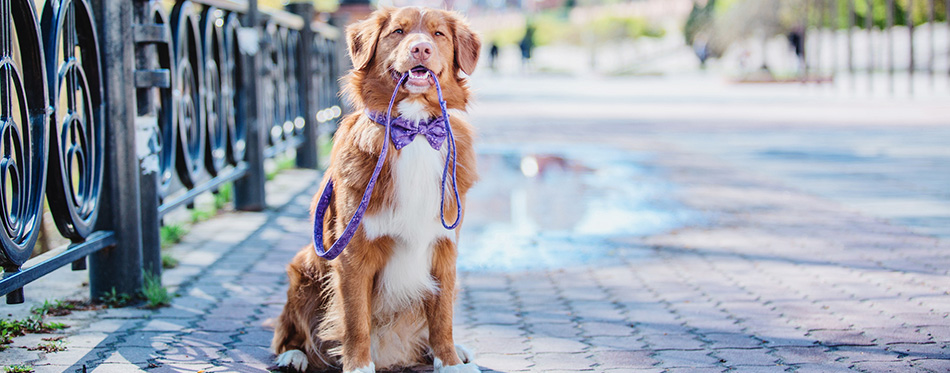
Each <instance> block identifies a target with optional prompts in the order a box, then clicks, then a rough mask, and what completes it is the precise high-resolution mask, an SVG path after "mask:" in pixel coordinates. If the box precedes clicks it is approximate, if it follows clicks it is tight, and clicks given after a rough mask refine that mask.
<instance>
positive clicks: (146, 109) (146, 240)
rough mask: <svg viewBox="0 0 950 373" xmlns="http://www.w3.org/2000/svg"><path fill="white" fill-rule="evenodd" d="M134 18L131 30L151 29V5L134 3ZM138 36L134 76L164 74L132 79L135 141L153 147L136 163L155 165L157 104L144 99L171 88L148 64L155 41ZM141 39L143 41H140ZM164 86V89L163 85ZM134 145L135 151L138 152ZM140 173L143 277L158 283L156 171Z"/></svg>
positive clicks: (168, 74)
mask: <svg viewBox="0 0 950 373" xmlns="http://www.w3.org/2000/svg"><path fill="white" fill-rule="evenodd" d="M133 7H135V9H134V17H133V22H134V24H135V26H134V27H133V30H135V29H137V28H144V27H149V26H154V25H153V23H154V22H153V21H152V20H150V19H148V18H149V14H150V10H151V9H150V8H151V4H150V2H149V0H136V1H135V2H134V4H133ZM139 38H140V37H139V34H136V33H135V32H134V31H133V40H134V42H135V66H136V70H135V74H136V75H138V74H140V73H146V74H147V73H152V72H164V73H165V74H160V75H161V77H162V78H164V79H158V80H161V82H155V81H149V82H140V81H139V79H136V87H135V88H136V91H137V92H136V93H137V94H136V113H135V115H136V122H135V124H136V126H135V127H136V131H137V133H138V134H140V135H144V136H139V137H140V138H138V139H137V140H140V141H141V140H147V141H148V142H149V145H150V146H151V145H154V146H155V147H156V148H155V149H150V153H148V154H138V158H139V161H140V162H144V163H149V161H151V162H152V164H154V165H157V163H158V162H159V161H158V154H157V152H158V148H157V147H158V144H157V142H156V143H152V138H153V137H154V138H155V139H157V138H158V136H159V133H158V132H159V130H158V121H159V118H158V113H157V110H156V105H157V104H158V103H156V102H153V100H152V98H151V96H150V95H148V94H147V93H148V90H150V89H152V88H153V87H158V86H162V87H165V88H167V87H168V86H170V85H171V72H170V71H168V70H165V69H161V70H152V69H151V68H152V67H153V66H151V65H152V64H155V62H154V61H157V60H158V53H157V50H156V47H155V43H156V42H157V41H156V40H140V39H139ZM141 38H142V39H147V38H145V37H141ZM164 42H165V43H171V40H164ZM166 84H167V85H166ZM138 145H142V144H137V146H136V149H137V150H139V148H138ZM139 170H141V173H140V175H139V183H140V185H141V191H140V193H141V196H140V197H141V201H142V202H141V209H142V264H143V270H144V271H145V272H144V273H145V274H149V275H151V276H154V278H155V279H157V280H159V281H161V278H162V276H161V273H162V251H161V250H162V241H161V234H160V232H161V220H160V219H159V217H158V207H159V191H158V180H159V179H158V173H159V171H158V168H157V167H142V166H139Z"/></svg>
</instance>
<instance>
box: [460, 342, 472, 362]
mask: <svg viewBox="0 0 950 373" xmlns="http://www.w3.org/2000/svg"><path fill="white" fill-rule="evenodd" d="M455 353H456V354H458V355H459V359H460V360H462V362H463V363H471V362H473V361H475V351H472V350H469V349H468V347H465V346H463V345H460V344H455Z"/></svg>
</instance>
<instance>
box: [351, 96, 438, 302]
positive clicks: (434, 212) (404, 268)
mask: <svg viewBox="0 0 950 373" xmlns="http://www.w3.org/2000/svg"><path fill="white" fill-rule="evenodd" d="M398 109H399V112H400V114H401V115H402V116H403V117H405V118H407V119H410V120H413V119H427V118H428V115H427V114H426V113H425V112H424V111H423V106H422V105H421V104H418V103H416V102H401V103H400V104H399V106H398ZM445 149H446V147H445V145H444V144H443V146H442V149H441V150H435V149H433V148H432V146H430V145H429V143H428V142H427V141H425V139H424V138H422V137H421V136H419V137H417V138H416V139H415V140H414V141H413V142H412V143H410V144H409V145H407V146H406V147H404V148H402V150H401V152H400V154H399V156H398V157H396V158H395V163H394V164H393V165H392V172H393V186H394V187H395V197H396V198H395V202H394V204H393V205H392V206H387V207H385V208H384V209H383V210H382V211H381V212H379V213H377V214H374V215H369V216H366V218H364V220H363V228H364V230H365V232H366V235H367V236H368V237H369V238H376V237H381V236H390V237H393V238H394V239H395V245H394V247H393V253H392V256H391V257H390V259H389V261H388V263H387V264H386V267H385V268H384V269H383V271H382V273H381V274H380V281H379V282H378V284H379V287H378V288H377V298H376V302H374V303H375V308H376V310H377V311H382V312H387V311H388V312H395V311H399V310H403V309H405V308H407V307H410V306H412V305H413V304H415V303H416V302H418V301H421V300H422V299H423V298H424V297H425V296H426V295H428V294H430V293H432V292H435V291H436V290H437V286H436V284H435V280H434V279H433V278H432V275H431V267H432V250H433V245H434V244H435V243H436V241H437V240H438V239H440V238H443V237H449V238H450V239H451V237H452V236H451V233H452V231H450V230H447V229H445V228H444V227H443V226H442V224H441V222H440V221H439V220H440V215H439V212H440V203H441V200H440V187H441V177H442V169H443V166H444V164H445V153H444V151H445Z"/></svg>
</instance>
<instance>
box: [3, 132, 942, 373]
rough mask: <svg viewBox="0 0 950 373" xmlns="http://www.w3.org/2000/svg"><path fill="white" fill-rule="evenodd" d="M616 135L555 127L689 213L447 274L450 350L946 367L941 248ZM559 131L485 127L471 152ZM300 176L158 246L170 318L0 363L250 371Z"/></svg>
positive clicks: (305, 200)
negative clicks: (608, 244)
mask: <svg viewBox="0 0 950 373" xmlns="http://www.w3.org/2000/svg"><path fill="white" fill-rule="evenodd" d="M616 133H617V128H614V127H610V126H604V127H598V128H593V129H587V130H585V131H583V132H582V133H577V134H574V135H575V136H576V137H575V138H576V139H577V141H580V142H588V143H609V144H611V146H616V147H619V148H625V149H631V150H636V151H640V152H648V153H650V154H653V155H654V156H653V157H651V158H650V160H648V161H646V162H647V165H648V166H649V167H652V168H655V169H659V170H662V172H663V173H664V175H666V177H668V178H669V180H670V182H672V183H674V184H676V185H677V186H678V187H677V188H676V189H675V190H674V191H672V192H671V193H674V194H675V198H676V199H677V200H678V201H679V202H681V203H682V204H683V205H685V206H687V207H689V208H692V209H695V210H697V211H701V212H703V214H704V215H705V216H706V217H708V219H707V221H705V222H704V223H703V224H701V225H698V226H689V227H684V228H682V229H679V230H676V231H673V232H668V233H663V234H657V235H651V236H647V237H637V236H631V237H623V238H618V239H615V240H613V241H612V242H613V244H614V246H615V247H613V251H612V252H611V255H612V256H611V257H610V260H609V261H607V262H605V263H598V264H596V265H589V266H567V267H564V268H552V269H548V270H536V271H515V272H511V271H509V272H493V273H486V272H479V271H465V272H462V273H460V274H459V278H460V284H461V291H460V294H459V297H458V302H457V309H456V317H455V323H456V326H455V328H456V329H455V333H456V339H457V342H460V343H462V344H465V345H467V346H468V347H470V348H472V349H474V350H475V351H477V353H478V357H477V359H476V362H477V363H478V364H479V365H480V366H481V367H482V369H483V370H484V371H498V372H519V371H543V372H575V371H595V372H723V371H732V370H735V371H751V372H787V371H794V372H837V371H862V372H903V371H923V372H947V371H950V322H948V321H947V320H948V315H950V294H948V290H950V278H948V270H950V258H948V252H950V248H948V247H947V246H948V245H947V244H946V242H943V241H942V240H940V239H939V238H936V237H934V236H928V235H923V234H919V233H915V232H914V231H912V230H911V229H909V228H907V227H905V226H902V225H898V224H894V223H892V222H890V221H888V220H884V219H880V218H877V217H874V216H869V215H867V214H863V213H861V212H857V211H855V210H853V209H850V208H848V207H847V206H844V205H841V204H839V203H836V202H834V201H830V200H828V199H824V198H821V197H819V196H815V195H812V194H809V193H804V192H802V191H800V190H798V189H796V188H793V187H790V186H789V185H787V184H785V183H782V182H778V181H776V180H774V179H771V178H768V177H763V176H762V175H760V174H757V173H755V172H751V171H750V170H748V169H745V168H737V167H735V166H734V165H732V164H731V163H729V162H725V161H722V160H721V159H717V158H716V157H710V156H709V155H708V154H705V153H701V152H695V151H692V150H691V149H684V148H680V147H677V146H676V144H670V143H663V142H657V141H655V140H656V138H653V137H650V136H649V135H648V134H642V133H641V134H640V135H642V136H639V137H638V136H623V138H622V139H621V138H618V137H617V136H616ZM559 136H560V137H559ZM563 136H564V134H563V133H559V134H550V135H547V136H546V135H544V133H543V131H540V132H539V131H538V128H532V127H531V126H525V127H523V128H521V129H520V130H512V129H506V130H505V131H504V132H503V133H502V132H501V131H499V130H498V129H497V127H496V128H494V129H492V128H491V127H489V128H487V129H486V131H484V138H483V141H485V142H488V143H506V142H507V143H513V144H517V143H519V142H521V141H526V140H527V139H530V140H531V141H558V139H561V138H563ZM317 176H318V175H317V174H315V173H308V172H306V171H293V172H292V173H291V175H289V176H287V175H284V176H283V177H280V178H278V180H277V181H275V182H274V183H271V184H269V186H268V187H269V188H273V190H275V191H277V194H278V196H277V197H275V198H274V199H272V200H271V201H270V204H271V206H276V207H275V208H274V209H272V210H268V211H265V212H262V213H231V214H227V215H224V216H221V217H217V218H215V219H213V220H211V221H208V222H204V223H200V224H199V225H198V226H196V227H195V228H194V229H193V233H192V234H190V235H188V236H187V237H186V240H185V242H184V243H182V244H181V245H179V246H178V247H177V248H176V252H177V253H179V254H180V256H181V258H182V264H181V266H180V267H179V268H176V269H174V270H170V271H168V272H167V273H166V274H165V282H166V283H168V284H170V285H171V286H172V287H173V289H174V290H176V291H177V293H178V294H179V296H178V297H176V298H175V299H174V300H173V302H172V305H171V306H170V307H167V308H162V309H159V310H144V309H136V308H125V309H106V310H98V311H83V312H75V313H73V314H72V315H69V316H63V317H53V318H51V319H52V320H54V321H60V322H64V323H66V324H69V325H71V328H69V329H66V330H64V331H62V332H60V334H65V335H66V344H65V345H66V346H67V348H68V349H67V350H66V351H63V352H58V353H42V352H38V351H29V350H27V349H26V347H29V346H31V345H35V344H36V343H38V341H39V338H41V337H44V335H27V336H25V337H20V338H17V339H16V340H15V342H14V344H13V346H11V348H9V349H7V350H6V351H3V352H0V364H4V365H6V364H13V363H28V364H31V365H33V366H34V367H35V369H36V372H59V371H70V372H75V371H82V369H83V367H84V366H85V367H86V368H88V369H89V371H92V372H128V371H135V370H147V371H155V372H166V371H167V372H197V371H205V372H218V371H222V372H223V371H236V372H260V371H267V368H268V367H269V366H270V365H271V364H272V362H273V359H274V356H273V354H272V353H271V352H270V351H269V350H268V345H269V343H270V338H271V336H272V331H271V329H270V328H269V327H268V320H270V319H272V318H274V317H276V316H277V315H278V314H279V312H280V310H281V307H282V304H283V302H284V299H285V291H286V276H285V274H284V266H285V265H286V263H287V262H288V261H289V260H290V258H291V257H292V256H293V255H294V253H295V252H296V250H297V249H298V248H299V247H300V246H302V245H304V244H305V243H306V242H307V241H308V240H309V239H310V236H309V235H310V232H309V231H310V226H309V217H308V213H307V208H308V207H309V201H310V195H311V194H312V193H313V192H315V189H316V188H315V186H314V184H315V182H316V180H318V178H317ZM281 193H283V194H282V196H283V197H281ZM275 199H276V200H277V202H275ZM463 239H466V238H465V237H463ZM420 369H423V370H425V369H427V367H422V368H420Z"/></svg>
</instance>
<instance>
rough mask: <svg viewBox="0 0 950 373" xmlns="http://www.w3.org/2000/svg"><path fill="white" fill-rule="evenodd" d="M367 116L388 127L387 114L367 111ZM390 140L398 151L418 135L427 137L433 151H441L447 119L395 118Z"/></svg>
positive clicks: (392, 123) (392, 122)
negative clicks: (411, 119)
mask: <svg viewBox="0 0 950 373" xmlns="http://www.w3.org/2000/svg"><path fill="white" fill-rule="evenodd" d="M366 115H367V116H368V117H369V118H370V119H372V120H373V121H374V122H376V123H378V124H379V125H381V126H385V125H386V119H388V118H387V117H386V114H384V113H379V112H372V111H369V110H367V111H366ZM391 126H392V129H391V132H390V136H389V137H390V138H392V141H393V146H394V147H396V150H399V149H402V148H404V147H405V146H406V145H409V143H411V142H412V140H413V139H415V138H416V135H422V136H425V138H426V141H428V142H429V145H431V146H432V149H435V150H439V149H441V148H442V143H443V142H445V135H446V133H445V117H437V118H432V119H429V120H422V121H418V122H417V121H410V120H409V119H406V118H403V117H396V118H393V119H392V121H391Z"/></svg>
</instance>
